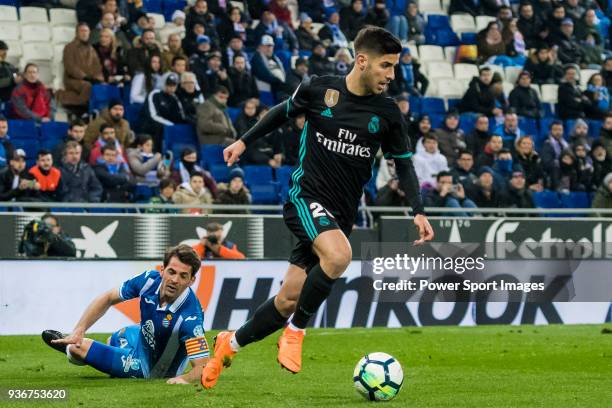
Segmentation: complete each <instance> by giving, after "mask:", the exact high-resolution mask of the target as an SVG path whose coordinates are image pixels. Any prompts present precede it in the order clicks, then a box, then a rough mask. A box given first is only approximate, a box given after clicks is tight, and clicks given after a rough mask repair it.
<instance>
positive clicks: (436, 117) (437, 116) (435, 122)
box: [429, 113, 446, 129]
mask: <svg viewBox="0 0 612 408" xmlns="http://www.w3.org/2000/svg"><path fill="white" fill-rule="evenodd" d="M445 117H446V115H445V114H442V113H432V114H431V115H429V120H430V121H431V127H432V129H438V128H440V127H442V123H444V118H445Z"/></svg>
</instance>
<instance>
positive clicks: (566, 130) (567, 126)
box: [563, 119, 576, 140]
mask: <svg viewBox="0 0 612 408" xmlns="http://www.w3.org/2000/svg"><path fill="white" fill-rule="evenodd" d="M575 125H576V120H575V119H568V120H566V121H565V122H564V123H563V138H564V139H565V140H569V135H570V133H572V130H574V126H575Z"/></svg>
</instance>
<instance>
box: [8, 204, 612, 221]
mask: <svg viewBox="0 0 612 408" xmlns="http://www.w3.org/2000/svg"><path fill="white" fill-rule="evenodd" d="M23 208H25V209H27V210H28V211H41V212H42V211H49V210H51V211H52V212H67V213H69V212H75V213H83V212H86V211H87V212H95V213H104V212H105V210H108V211H107V212H108V213H113V214H116V213H118V212H121V210H123V211H124V212H126V213H146V211H147V210H176V211H180V210H186V209H200V210H210V211H212V213H214V214H215V215H218V214H224V212H223V211H230V213H232V214H235V213H236V212H237V211H252V212H257V213H259V214H265V213H270V214H278V213H281V211H282V209H283V206H282V205H276V204H275V205H226V204H203V205H196V204H143V203H129V204H124V203H66V202H57V203H54V202H0V213H2V212H5V213H6V212H7V211H13V212H21V211H24V210H23ZM425 210H426V212H427V213H428V214H430V215H451V214H455V213H466V212H468V213H470V214H472V215H475V216H478V215H497V216H501V217H504V216H531V215H533V216H542V215H546V216H548V215H555V216H568V217H572V218H575V215H576V213H577V212H580V214H583V215H584V216H595V215H599V216H612V209H604V208H580V209H576V208H447V207H426V208H425ZM359 211H361V212H363V211H365V212H367V213H368V214H377V213H385V214H387V215H390V213H393V214H408V213H410V208H409V207H371V206H362V207H359ZM152 214H155V213H152Z"/></svg>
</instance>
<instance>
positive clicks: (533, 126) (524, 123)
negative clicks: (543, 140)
mask: <svg viewBox="0 0 612 408" xmlns="http://www.w3.org/2000/svg"><path fill="white" fill-rule="evenodd" d="M518 125H519V129H521V130H522V131H523V133H524V134H526V135H529V136H535V135H537V134H538V123H537V122H536V120H535V119H532V118H526V117H523V116H519V123H518Z"/></svg>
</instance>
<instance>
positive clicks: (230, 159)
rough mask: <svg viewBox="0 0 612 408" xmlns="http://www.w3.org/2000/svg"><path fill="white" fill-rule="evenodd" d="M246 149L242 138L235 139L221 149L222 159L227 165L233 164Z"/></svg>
mask: <svg viewBox="0 0 612 408" xmlns="http://www.w3.org/2000/svg"><path fill="white" fill-rule="evenodd" d="M245 150H246V145H245V144H244V142H243V141H242V140H237V141H235V142H234V143H232V144H231V145H229V146H227V147H226V148H225V149H224V150H223V160H225V162H226V163H227V166H228V167H229V166H233V165H234V163H236V162H237V161H238V158H239V157H240V155H241V154H242V153H244V151H245Z"/></svg>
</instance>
